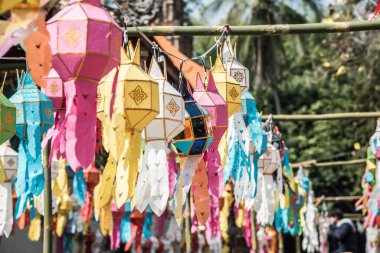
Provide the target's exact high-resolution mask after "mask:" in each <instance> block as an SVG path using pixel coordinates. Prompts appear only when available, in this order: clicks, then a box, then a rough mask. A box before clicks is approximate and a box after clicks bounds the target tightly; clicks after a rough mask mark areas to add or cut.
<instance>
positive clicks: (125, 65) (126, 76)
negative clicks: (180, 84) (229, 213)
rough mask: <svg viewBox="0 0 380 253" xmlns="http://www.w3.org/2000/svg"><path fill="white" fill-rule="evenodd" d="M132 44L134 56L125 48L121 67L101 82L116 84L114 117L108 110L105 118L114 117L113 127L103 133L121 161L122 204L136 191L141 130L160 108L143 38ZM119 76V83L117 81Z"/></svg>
mask: <svg viewBox="0 0 380 253" xmlns="http://www.w3.org/2000/svg"><path fill="white" fill-rule="evenodd" d="M128 47H129V55H131V58H129V57H128V56H127V54H126V52H125V50H124V49H123V48H122V49H121V64H120V67H117V68H114V69H113V70H112V71H110V73H109V74H108V75H107V76H105V77H104V78H103V79H102V80H101V82H100V83H101V85H104V86H103V87H105V88H104V89H111V87H115V86H114V85H116V87H115V88H114V89H115V98H114V104H113V111H112V116H111V113H109V112H108V110H107V109H106V110H104V118H105V119H106V118H108V119H107V120H109V118H111V123H110V124H111V126H112V128H113V129H112V130H111V131H108V133H107V132H106V130H105V131H104V132H103V133H105V134H108V142H109V144H108V145H109V150H110V154H111V156H112V157H113V158H111V156H110V157H109V159H114V160H116V161H117V172H116V186H115V187H116V193H115V201H116V204H117V206H118V207H120V206H121V205H123V204H124V203H125V201H126V200H127V199H128V198H130V197H132V196H133V194H134V191H135V184H136V179H137V173H138V165H139V160H140V154H141V131H142V130H143V129H144V127H146V126H147V125H148V124H149V123H150V122H151V121H152V120H153V119H154V118H155V117H156V116H157V115H158V114H159V111H160V107H159V87H158V83H157V82H156V81H155V80H154V79H153V78H152V77H151V76H149V75H148V74H147V73H146V72H145V71H144V70H143V69H142V68H141V66H140V41H138V42H137V45H136V48H135V49H134V50H133V47H132V43H131V42H129V43H128ZM132 51H134V52H132ZM115 78H117V79H116V80H117V82H114V80H115ZM108 106H109V105H108ZM108 108H110V107H108ZM98 111H99V108H98ZM103 139H104V138H103ZM132 157H133V159H132ZM126 185H128V187H125V186H126Z"/></svg>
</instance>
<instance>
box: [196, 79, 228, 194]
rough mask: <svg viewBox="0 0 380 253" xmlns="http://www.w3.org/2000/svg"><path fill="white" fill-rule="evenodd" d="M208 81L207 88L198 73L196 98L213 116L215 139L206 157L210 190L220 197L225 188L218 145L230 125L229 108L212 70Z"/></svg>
mask: <svg viewBox="0 0 380 253" xmlns="http://www.w3.org/2000/svg"><path fill="white" fill-rule="evenodd" d="M207 81H208V85H207V87H206V89H205V88H204V85H203V82H202V80H201V77H200V75H199V74H198V75H197V86H196V89H195V91H194V98H195V100H197V101H198V103H200V104H201V105H202V106H203V108H205V109H206V111H208V112H209V113H210V116H211V124H212V128H213V131H214V140H213V142H212V143H211V144H210V146H209V148H208V149H207V152H206V153H205V155H204V159H205V160H206V162H207V172H208V180H209V188H210V192H211V194H213V195H214V196H216V197H219V192H221V191H222V190H223V186H224V184H223V170H222V166H221V160H220V154H219V151H218V145H219V141H220V139H221V138H222V136H223V134H224V132H225V131H226V130H227V127H228V116H227V115H228V110H227V104H226V101H224V99H223V97H222V96H221V95H220V94H219V93H218V90H217V88H216V86H215V81H214V78H213V76H212V74H211V72H210V73H209V75H208V80H207Z"/></svg>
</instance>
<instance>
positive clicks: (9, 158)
mask: <svg viewBox="0 0 380 253" xmlns="http://www.w3.org/2000/svg"><path fill="white" fill-rule="evenodd" d="M0 160H1V162H2V164H3V167H4V169H5V173H6V175H7V179H9V180H10V179H12V178H14V177H16V174H17V161H18V154H17V152H16V151H14V150H13V149H12V148H11V145H10V143H9V141H7V142H5V143H4V144H3V145H1V146H0Z"/></svg>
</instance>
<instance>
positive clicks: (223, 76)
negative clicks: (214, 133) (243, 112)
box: [212, 56, 242, 117]
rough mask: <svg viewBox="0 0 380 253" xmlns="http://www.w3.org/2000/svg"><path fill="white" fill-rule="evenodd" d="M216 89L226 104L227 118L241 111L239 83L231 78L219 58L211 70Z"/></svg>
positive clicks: (218, 57)
mask: <svg viewBox="0 0 380 253" xmlns="http://www.w3.org/2000/svg"><path fill="white" fill-rule="evenodd" d="M212 74H213V76H214V80H215V84H216V87H217V88H218V91H219V94H220V95H221V96H222V97H223V99H224V100H225V101H226V103H227V107H228V117H230V116H232V115H234V114H235V113H236V112H238V111H239V110H240V109H241V94H242V91H241V88H240V85H239V83H238V82H237V81H236V80H235V79H234V78H232V77H231V76H230V75H229V73H228V72H227V70H226V69H225V67H224V66H223V64H222V59H221V58H220V56H217V57H216V60H215V64H214V67H213V69H212Z"/></svg>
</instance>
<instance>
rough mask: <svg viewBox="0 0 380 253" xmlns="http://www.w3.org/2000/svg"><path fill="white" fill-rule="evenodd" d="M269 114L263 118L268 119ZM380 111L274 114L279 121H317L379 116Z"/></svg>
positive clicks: (274, 118)
mask: <svg viewBox="0 0 380 253" xmlns="http://www.w3.org/2000/svg"><path fill="white" fill-rule="evenodd" d="M268 117H269V115H263V116H261V118H262V119H263V120H267V119H268ZM379 117H380V112H347V113H328V114H315V115H311V114H303V115H302V114H301V115H285V114H278V115H272V119H273V120H277V121H317V120H340V119H366V118H379Z"/></svg>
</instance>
